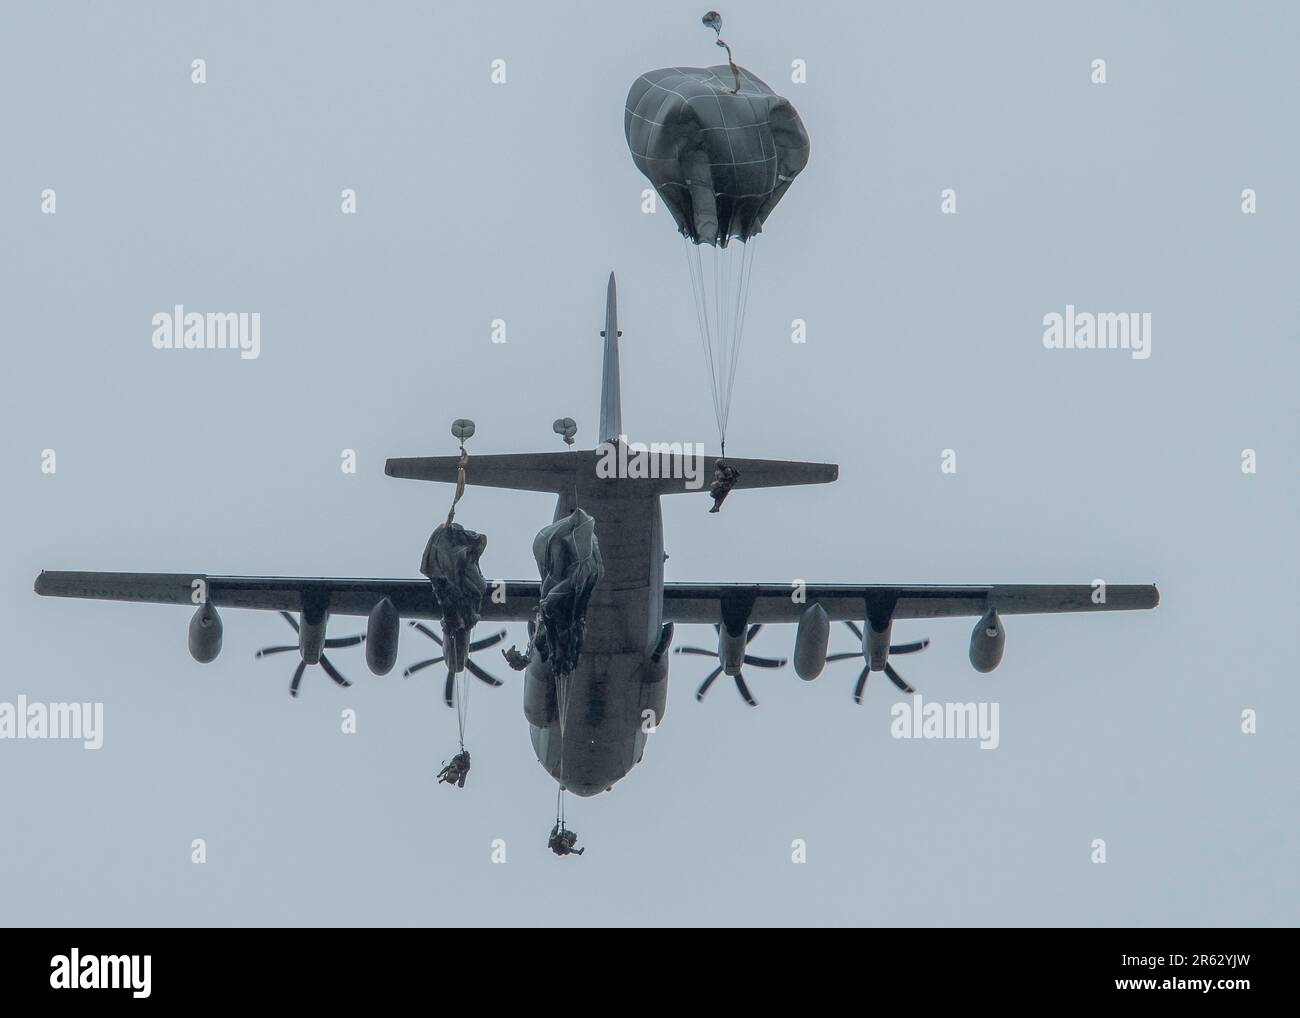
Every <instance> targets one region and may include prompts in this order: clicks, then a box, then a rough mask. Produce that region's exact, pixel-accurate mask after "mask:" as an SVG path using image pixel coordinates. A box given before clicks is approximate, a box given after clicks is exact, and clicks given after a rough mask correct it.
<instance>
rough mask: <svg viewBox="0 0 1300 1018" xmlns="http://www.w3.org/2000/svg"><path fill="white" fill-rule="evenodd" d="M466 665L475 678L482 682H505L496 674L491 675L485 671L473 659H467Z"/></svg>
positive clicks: (490, 684) (498, 684) (494, 683)
mask: <svg viewBox="0 0 1300 1018" xmlns="http://www.w3.org/2000/svg"><path fill="white" fill-rule="evenodd" d="M465 667H466V668H468V669H469V673H470V674H471V675H472V676H474V678H476V679H478V680H480V681H481V682H486V683H487V684H488V685H489V686H500V685H502V684H503V683H502V682H501V680H500V679H498V678H497V677H496V676H495V675H490V674H489V673H487V672H485V671H484V670H483V669H482V668H480V667H479V666H478V665H476V664H475V663H474V662H473V661H468V660H467V661H466V662H465Z"/></svg>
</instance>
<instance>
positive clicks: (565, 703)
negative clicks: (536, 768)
mask: <svg viewBox="0 0 1300 1018" xmlns="http://www.w3.org/2000/svg"><path fill="white" fill-rule="evenodd" d="M570 681H571V677H570V676H568V675H560V674H558V673H557V674H556V676H555V709H556V714H557V715H558V718H559V723H560V781H559V788H558V789H557V790H556V792H555V824H556V826H557V827H559V828H560V830H564V729H565V724H566V722H567V721H568V719H569V683H570Z"/></svg>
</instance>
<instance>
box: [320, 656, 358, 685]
mask: <svg viewBox="0 0 1300 1018" xmlns="http://www.w3.org/2000/svg"><path fill="white" fill-rule="evenodd" d="M320 666H321V667H322V668H324V669H325V674H326V675H328V676H329V677H330V678H331V679H333V680H334V681H335V682H337V683H338V684H339V685H340V686H350V685H352V683H350V682H349V681H348V680H347V679H345V678H344V677H343V675H342V674H341V673H340V672H339V670H338V669H337V668H335V667H334V666H333V665H332V664H330V659H329V658H327V657H326V656H325V655H324V654H322V655H321V656H320Z"/></svg>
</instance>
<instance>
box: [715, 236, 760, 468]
mask: <svg viewBox="0 0 1300 1018" xmlns="http://www.w3.org/2000/svg"><path fill="white" fill-rule="evenodd" d="M756 239H757V238H755V237H751V238H750V239H749V240H747V241H745V242H744V243H743V244H742V245H741V252H740V267H739V273H740V278H739V279H738V280H736V284H735V293H736V303H735V308H734V311H733V314H732V319H731V322H730V326H731V335H732V343H731V350H730V354H731V358H730V361H729V363H728V364H727V369H726V382H725V386H726V387H725V388H724V389H723V396H722V415H723V416H722V419H723V421H724V436H723V438H724V441H725V422H726V421H727V420H728V419H729V418H730V417H731V398H732V395H733V393H734V392H735V388H736V368H737V366H738V365H739V364H740V342H741V339H742V338H743V337H744V334H745V310H746V309H747V308H748V307H749V281H750V279H751V278H752V275H751V271H752V269H753V265H754V248H753V244H754V241H755V240H756ZM730 292H731V290H730V289H728V290H727V291H726V293H730ZM723 453H724V454H725V453H726V449H725V448H724V449H723Z"/></svg>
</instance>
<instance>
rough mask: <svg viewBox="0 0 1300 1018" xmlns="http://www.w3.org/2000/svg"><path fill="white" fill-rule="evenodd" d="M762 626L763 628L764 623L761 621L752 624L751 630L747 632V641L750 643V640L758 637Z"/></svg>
mask: <svg viewBox="0 0 1300 1018" xmlns="http://www.w3.org/2000/svg"><path fill="white" fill-rule="evenodd" d="M762 628H763V623H761V622H756V623H754V625H752V626H750V627H749V632H747V633H746V634H745V642H746V643H748V642H749V641H750V640H752V639H753V638H754V637H756V636H757V635H758V634H759V632H760V631H761V630H762Z"/></svg>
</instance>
